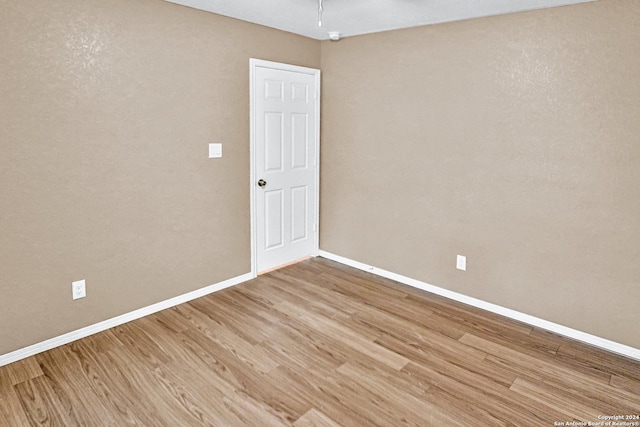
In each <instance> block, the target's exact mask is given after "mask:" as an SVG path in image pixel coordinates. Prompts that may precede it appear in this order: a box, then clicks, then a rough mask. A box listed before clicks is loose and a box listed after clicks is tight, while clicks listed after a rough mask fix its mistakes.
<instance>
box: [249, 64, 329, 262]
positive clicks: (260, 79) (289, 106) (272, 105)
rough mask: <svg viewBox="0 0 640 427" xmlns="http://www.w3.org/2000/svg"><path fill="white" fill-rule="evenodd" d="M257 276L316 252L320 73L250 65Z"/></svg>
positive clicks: (293, 67)
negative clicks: (259, 273) (258, 273)
mask: <svg viewBox="0 0 640 427" xmlns="http://www.w3.org/2000/svg"><path fill="white" fill-rule="evenodd" d="M251 70H252V73H251V78H252V97H251V101H252V107H251V109H252V117H251V121H252V148H253V149H252V164H253V176H252V181H253V182H252V200H253V222H254V224H253V231H254V245H255V250H254V251H253V254H254V271H256V272H261V271H265V270H269V269H272V268H274V267H277V266H280V265H283V264H287V263H289V262H292V261H295V260H298V259H300V258H304V257H306V256H312V255H316V254H317V251H318V237H317V233H318V219H317V216H318V152H319V150H318V134H319V132H318V130H319V129H318V126H319V79H320V74H319V73H320V71H319V70H315V69H309V68H303V67H295V66H291V65H286V64H278V63H273V62H267V61H260V60H253V59H252V60H251Z"/></svg>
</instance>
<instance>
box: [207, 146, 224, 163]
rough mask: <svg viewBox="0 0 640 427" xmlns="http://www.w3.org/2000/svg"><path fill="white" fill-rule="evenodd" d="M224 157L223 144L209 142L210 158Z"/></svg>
mask: <svg viewBox="0 0 640 427" xmlns="http://www.w3.org/2000/svg"><path fill="white" fill-rule="evenodd" d="M221 157H222V144H220V143H213V144H209V158H210V159H219V158H221Z"/></svg>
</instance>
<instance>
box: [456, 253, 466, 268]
mask: <svg viewBox="0 0 640 427" xmlns="http://www.w3.org/2000/svg"><path fill="white" fill-rule="evenodd" d="M456 268H457V269H458V270H462V271H467V257H466V256H464V255H458V256H457V257H456Z"/></svg>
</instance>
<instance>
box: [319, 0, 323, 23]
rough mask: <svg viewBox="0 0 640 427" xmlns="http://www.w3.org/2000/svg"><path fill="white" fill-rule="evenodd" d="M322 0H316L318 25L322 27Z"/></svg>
mask: <svg viewBox="0 0 640 427" xmlns="http://www.w3.org/2000/svg"><path fill="white" fill-rule="evenodd" d="M322 10H323V9H322V0H318V27H322Z"/></svg>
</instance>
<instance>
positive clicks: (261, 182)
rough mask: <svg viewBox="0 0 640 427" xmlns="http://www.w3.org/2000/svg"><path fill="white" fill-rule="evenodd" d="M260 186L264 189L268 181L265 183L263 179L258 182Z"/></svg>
mask: <svg viewBox="0 0 640 427" xmlns="http://www.w3.org/2000/svg"><path fill="white" fill-rule="evenodd" d="M258 185H259V186H260V187H264V186H265V185H267V181H265V180H264V179H261V180H259V181H258Z"/></svg>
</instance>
